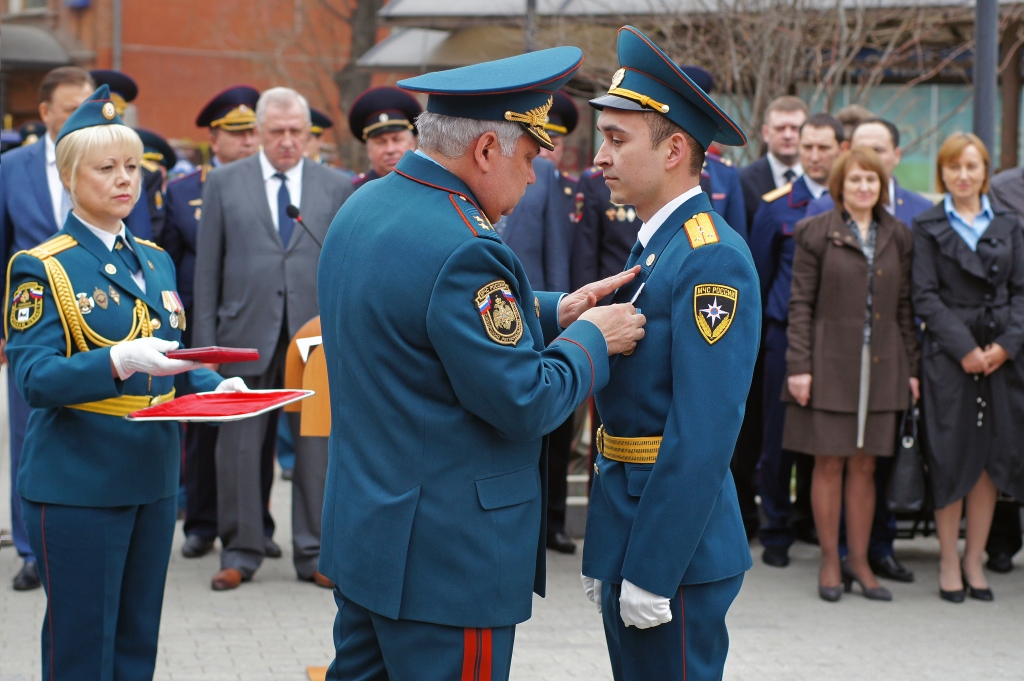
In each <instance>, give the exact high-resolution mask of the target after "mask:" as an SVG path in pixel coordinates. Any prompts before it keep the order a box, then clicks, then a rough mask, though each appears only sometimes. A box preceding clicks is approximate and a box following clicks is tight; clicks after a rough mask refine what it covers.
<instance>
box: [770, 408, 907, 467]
mask: <svg viewBox="0 0 1024 681" xmlns="http://www.w3.org/2000/svg"><path fill="white" fill-rule="evenodd" d="M899 417H900V412H898V411H875V412H867V415H866V418H865V420H864V453H865V454H867V455H868V456H892V455H893V454H895V452H896V431H897V430H898V428H899ZM857 422H858V418H857V414H844V413H840V412H835V411H824V410H822V409H812V408H811V407H801V406H800V405H799V404H788V405H786V427H785V430H784V431H783V435H782V446H783V447H784V448H785V449H789V450H791V451H794V452H802V453H804V454H812V455H814V456H854V455H856V454H857V434H858V433H857V431H858V427H857V426H858V423H857Z"/></svg>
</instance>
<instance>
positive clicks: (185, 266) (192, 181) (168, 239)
mask: <svg viewBox="0 0 1024 681" xmlns="http://www.w3.org/2000/svg"><path fill="white" fill-rule="evenodd" d="M209 171H210V166H203V167H202V168H201V169H200V170H197V171H195V172H194V173H189V174H188V175H184V176H182V177H179V178H178V179H176V180H172V181H171V182H170V183H168V185H167V197H166V198H167V208H166V216H165V219H164V229H163V231H162V232H161V233H160V239H159V240H158V241H159V243H160V245H161V246H163V247H164V248H166V249H167V253H168V255H170V256H171V260H173V261H174V265H175V267H176V268H177V270H178V295H180V296H181V301H182V302H183V303H184V304H185V309H186V310H190V309H192V301H193V297H192V288H193V284H194V283H195V281H194V280H195V273H196V235H197V234H198V232H199V218H200V217H201V216H202V214H203V183H204V182H205V181H206V173H208V172H209ZM300 229H301V227H300Z"/></svg>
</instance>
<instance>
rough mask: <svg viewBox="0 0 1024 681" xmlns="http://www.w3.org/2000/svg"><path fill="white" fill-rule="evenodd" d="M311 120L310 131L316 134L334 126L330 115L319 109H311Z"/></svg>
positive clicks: (320, 133)
mask: <svg viewBox="0 0 1024 681" xmlns="http://www.w3.org/2000/svg"><path fill="white" fill-rule="evenodd" d="M309 120H310V125H309V131H310V132H311V133H313V134H314V135H322V134H324V130H326V129H327V128H333V127H334V121H332V120H331V118H330V116H328V115H327V114H325V113H324V112H323V111H317V110H316V109H313V108H310V109H309Z"/></svg>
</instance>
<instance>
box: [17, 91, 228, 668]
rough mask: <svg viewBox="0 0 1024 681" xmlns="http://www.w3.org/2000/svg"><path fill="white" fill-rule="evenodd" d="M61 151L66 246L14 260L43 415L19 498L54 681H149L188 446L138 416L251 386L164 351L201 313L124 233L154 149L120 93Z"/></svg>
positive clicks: (76, 121)
mask: <svg viewBox="0 0 1024 681" xmlns="http://www.w3.org/2000/svg"><path fill="white" fill-rule="evenodd" d="M98 126H103V127H108V128H110V135H109V136H107V135H102V136H99V137H98V139H99V140H109V141H108V142H107V143H106V145H105V146H102V147H101V148H100V149H99V150H98V152H97V151H90V144H89V142H93V143H95V141H96V139H97V138H96V136H95V135H96V131H97V129H98ZM56 148H57V151H56V153H57V166H58V169H59V170H60V171H61V179H62V181H63V182H64V184H65V186H69V185H70V186H73V187H75V189H74V193H73V194H72V202H73V211H72V212H71V213H69V214H68V218H67V221H66V222H65V223H64V227H63V229H62V230H60V231H59V232H58V233H57V235H56V236H54V237H53V238H52V239H49V240H48V241H46V242H44V243H42V244H41V245H39V246H37V247H36V248H33V249H31V250H29V251H24V252H20V253H17V254H16V255H15V256H14V257H13V258H12V260H11V263H10V265H9V268H8V274H7V278H8V282H9V287H8V292H9V295H8V297H7V300H6V306H5V313H4V320H5V330H6V333H7V357H8V359H9V361H10V364H11V371H12V372H13V374H14V381H15V384H16V386H17V389H18V392H19V393H20V394H21V395H22V397H23V398H24V399H25V401H26V402H27V403H28V404H29V405H30V406H31V407H32V408H33V411H32V415H31V417H30V418H29V425H28V432H27V434H26V437H25V446H24V451H23V453H22V458H21V465H20V468H19V471H18V488H19V489H18V491H19V493H20V494H21V499H22V508H23V513H24V517H25V524H26V527H27V529H28V534H29V541H30V543H31V545H32V548H33V550H34V551H35V553H36V555H38V556H39V557H40V577H41V578H42V582H43V587H44V589H45V590H46V594H47V608H46V614H45V616H44V619H43V626H42V676H43V678H47V679H101V678H106V679H110V678H118V679H122V678H123V679H148V678H152V676H153V671H154V667H155V662H156V652H157V634H158V631H159V625H160V610H161V606H162V602H163V591H164V582H165V576H166V572H167V562H168V557H169V554H170V550H171V537H172V535H173V532H174V522H175V516H176V499H175V497H176V493H177V488H178V466H179V460H180V446H179V440H178V425H177V424H176V423H173V422H146V423H131V422H129V421H126V420H124V416H126V415H127V414H129V413H131V412H133V411H136V410H138V409H142V408H144V407H146V406H149V405H151V404H158V403H160V402H163V401H166V400H169V399H172V398H173V397H174V396H175V395H176V394H178V395H180V394H186V393H191V392H197V391H205V390H213V389H218V390H220V389H225V388H228V389H243V388H244V384H239V383H238V382H237V381H234V380H232V381H226V382H222V381H221V378H220V376H218V375H217V374H215V373H214V372H212V371H208V370H206V369H203V368H201V365H199V364H196V363H194V362H186V361H182V360H171V359H168V358H167V357H165V356H164V354H163V353H164V352H166V351H167V350H170V349H173V348H174V347H176V346H177V345H178V339H179V338H180V336H181V330H182V328H183V327H185V326H186V325H187V317H186V316H185V315H184V310H183V308H182V305H181V301H180V299H179V297H178V294H177V292H176V291H175V279H174V265H173V263H172V262H171V259H170V258H169V257H168V256H167V254H166V253H165V252H164V251H163V250H162V249H160V248H159V247H158V246H157V245H156V244H154V243H152V242H149V241H146V240H144V239H139V238H137V237H136V236H135V235H133V234H132V232H131V231H130V230H128V229H126V228H125V226H124V223H123V219H124V218H125V217H127V216H128V214H129V212H130V211H131V207H132V203H133V202H134V200H135V199H134V197H137V196H138V195H139V190H140V183H141V179H140V177H139V170H138V161H139V160H141V156H142V144H141V142H140V140H139V139H138V136H137V135H136V134H135V133H134V132H133V131H132V130H131V129H130V128H127V127H125V126H124V125H123V124H122V122H121V119H120V117H119V116H118V115H117V112H116V110H115V108H114V105H113V103H112V102H111V99H110V91H109V89H108V88H107V86H105V85H104V86H101V87H100V88H99V89H98V90H97V91H96V92H95V93H94V94H93V95H92V96H91V97H90V98H89V99H88V100H87V101H86V102H85V103H83V104H82V105H81V106H80V107H79V108H78V109H77V110H76V111H75V113H74V114H72V115H71V117H70V118H69V119H68V121H67V122H66V123H65V125H64V127H63V128H62V129H61V133H60V135H59V136H58V138H57V147H56ZM87 153H88V154H91V156H90V157H89V158H90V159H95V158H97V157H98V158H104V157H107V156H109V157H112V158H113V159H114V160H113V161H112V166H113V169H112V172H109V171H107V169H101V170H99V171H96V170H92V169H91V168H89V167H88V164H87V163H82V164H81V165H79V164H78V161H81V160H83V156H84V154H87ZM85 160H89V159H85ZM76 167H77V168H78V170H77V178H75V181H76V183H73V182H72V179H73V178H72V177H71V173H72V172H76ZM126 196H127V197H129V198H127V199H126V198H124V197H126ZM83 216H86V217H87V218H88V220H89V222H86V220H85V217H83Z"/></svg>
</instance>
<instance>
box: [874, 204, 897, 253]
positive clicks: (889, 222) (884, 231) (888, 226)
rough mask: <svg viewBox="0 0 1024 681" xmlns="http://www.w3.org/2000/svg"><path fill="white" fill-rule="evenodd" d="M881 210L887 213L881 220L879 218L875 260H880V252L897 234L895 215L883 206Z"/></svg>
mask: <svg viewBox="0 0 1024 681" xmlns="http://www.w3.org/2000/svg"><path fill="white" fill-rule="evenodd" d="M881 212H883V213H885V215H883V216H882V219H881V220H878V221H877V222H878V232H877V233H876V234H875V260H876V261H877V260H878V254H879V253H881V252H882V250H883V249H884V248H885V247H886V246H887V245H888V244H889V242H890V241H892V238H893V236H895V234H896V223H895V220H896V218H894V217H893V216H891V215H889V213H888V212H887V211H886V210H885V209H884V208H882V209H881Z"/></svg>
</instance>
